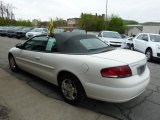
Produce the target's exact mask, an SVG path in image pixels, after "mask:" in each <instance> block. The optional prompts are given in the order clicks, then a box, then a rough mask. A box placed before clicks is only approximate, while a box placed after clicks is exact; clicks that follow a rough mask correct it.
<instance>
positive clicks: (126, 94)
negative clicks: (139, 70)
mask: <svg viewBox="0 0 160 120" xmlns="http://www.w3.org/2000/svg"><path fill="white" fill-rule="evenodd" d="M106 79H107V78H106ZM115 80H116V81H118V82H117V83H119V84H120V85H119V87H115V86H114V84H117V83H114V82H115ZM113 81H114V82H113V86H111V85H110V86H107V85H98V84H92V83H87V84H86V85H85V88H86V89H85V90H86V94H87V96H88V97H90V98H94V99H97V100H101V101H106V102H115V103H121V102H126V101H129V100H131V99H133V98H135V97H137V96H139V95H140V94H141V93H143V91H144V90H145V88H146V87H147V85H148V84H149V81H150V72H149V69H148V68H147V69H146V70H145V72H144V73H143V75H141V76H138V75H135V76H132V77H130V78H125V79H123V80H120V81H119V79H113ZM106 82H107V80H106ZM106 84H107V83H106ZM127 86H128V87H127Z"/></svg>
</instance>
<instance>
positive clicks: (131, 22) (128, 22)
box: [124, 20, 139, 25]
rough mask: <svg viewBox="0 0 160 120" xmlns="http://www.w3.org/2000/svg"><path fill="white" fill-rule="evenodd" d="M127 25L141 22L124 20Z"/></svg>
mask: <svg viewBox="0 0 160 120" xmlns="http://www.w3.org/2000/svg"><path fill="white" fill-rule="evenodd" d="M124 23H125V24H126V25H138V24H139V23H138V22H137V21H135V20H124Z"/></svg>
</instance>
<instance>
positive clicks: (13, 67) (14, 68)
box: [8, 54, 19, 72]
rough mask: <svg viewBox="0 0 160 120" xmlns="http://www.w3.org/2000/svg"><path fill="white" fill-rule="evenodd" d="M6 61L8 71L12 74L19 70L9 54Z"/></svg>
mask: <svg viewBox="0 0 160 120" xmlns="http://www.w3.org/2000/svg"><path fill="white" fill-rule="evenodd" d="M8 60H9V66H10V69H11V70H12V71H13V72H18V70H19V68H18V66H17V64H16V61H15V59H14V57H13V55H11V54H10V55H9V57H8Z"/></svg>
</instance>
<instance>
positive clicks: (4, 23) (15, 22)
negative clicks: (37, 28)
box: [0, 17, 32, 26]
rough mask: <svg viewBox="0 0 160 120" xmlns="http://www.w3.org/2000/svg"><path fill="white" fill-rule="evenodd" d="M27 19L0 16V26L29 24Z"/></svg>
mask: <svg viewBox="0 0 160 120" xmlns="http://www.w3.org/2000/svg"><path fill="white" fill-rule="evenodd" d="M31 25H32V24H31V22H30V21H29V20H12V19H8V18H2V17H0V26H31Z"/></svg>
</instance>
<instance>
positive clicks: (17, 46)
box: [15, 43, 23, 49]
mask: <svg viewBox="0 0 160 120" xmlns="http://www.w3.org/2000/svg"><path fill="white" fill-rule="evenodd" d="M15 47H16V48H19V49H22V47H23V45H22V44H21V43H18V44H16V46H15Z"/></svg>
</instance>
